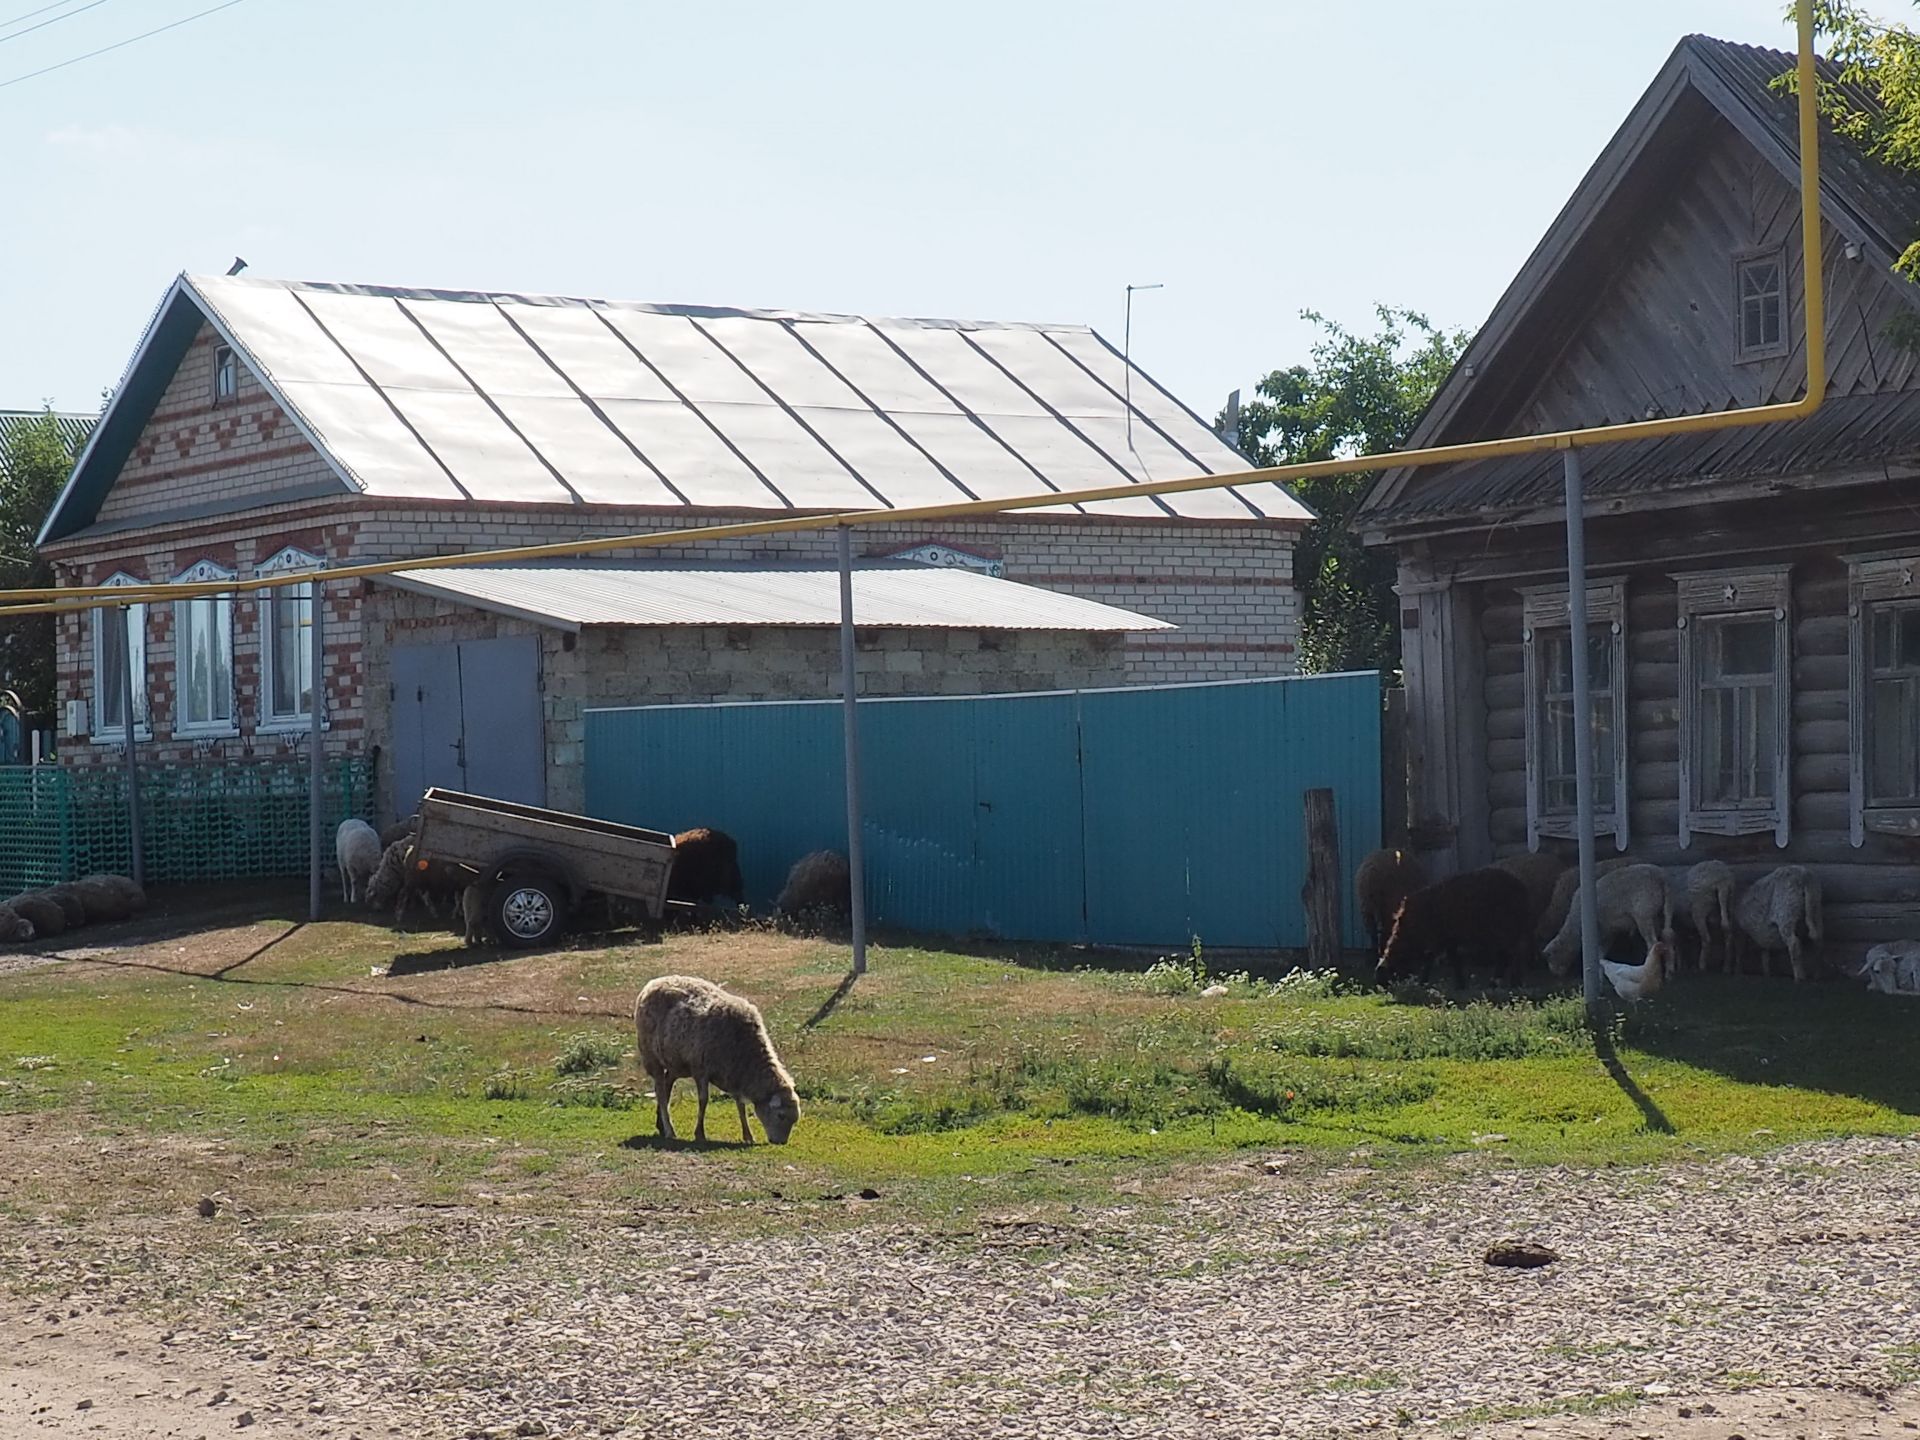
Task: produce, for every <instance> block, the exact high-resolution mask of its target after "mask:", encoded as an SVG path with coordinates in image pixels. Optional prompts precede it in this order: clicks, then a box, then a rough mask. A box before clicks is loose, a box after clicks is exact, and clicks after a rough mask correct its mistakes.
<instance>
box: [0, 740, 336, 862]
mask: <svg viewBox="0 0 1920 1440" xmlns="http://www.w3.org/2000/svg"><path fill="white" fill-rule="evenodd" d="M369 769H370V767H369V766H368V764H367V762H366V761H365V760H364V759H362V758H359V757H349V758H345V759H340V760H335V761H333V762H331V763H330V764H329V766H328V767H327V777H326V778H327V788H326V800H325V813H324V819H325V823H326V826H327V832H326V833H327V845H328V850H327V855H326V860H327V863H328V864H331V863H332V862H333V852H332V834H333V828H334V827H335V826H337V825H338V824H339V823H340V821H342V820H343V819H345V818H346V817H347V816H349V815H359V816H366V815H368V814H369V813H371V811H370V799H371V783H370V780H371V777H370V773H369ZM139 772H140V816H141V838H142V842H143V847H144V849H143V854H144V858H145V862H146V878H147V881H148V883H149V884H171V883H175V882H180V881H189V880H240V879H249V878H252V877H256V876H266V875H298V874H303V873H305V871H306V868H307V844H308V839H307V834H308V832H307V784H308V773H307V762H306V761H305V760H304V759H298V758H295V759H289V760H252V761H236V762H233V763H223V762H218V761H212V762H206V763H201V764H184V765H142V766H140V767H139ZM131 864H132V853H131V846H130V843H129V840H128V832H127V775H126V771H125V770H124V769H122V768H121V767H120V766H119V765H7V766H0V895H12V894H15V893H17V892H19V891H21V890H29V889H34V888H36V887H38V886H42V885H54V884H58V883H59V882H60V881H62V880H72V879H75V878H77V877H78V876H81V875H88V874H95V873H100V872H108V873H114V874H121V875H124V874H127V873H128V872H129V870H130V868H131Z"/></svg>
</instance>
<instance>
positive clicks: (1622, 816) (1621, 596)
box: [1520, 577, 1632, 850]
mask: <svg viewBox="0 0 1920 1440" xmlns="http://www.w3.org/2000/svg"><path fill="white" fill-rule="evenodd" d="M1569 599H1570V592H1569V590H1568V588H1567V587H1566V586H1565V585H1536V586H1529V587H1528V588H1526V589H1524V590H1522V591H1521V592H1520V604H1521V624H1522V629H1521V640H1522V642H1523V643H1522V647H1521V648H1522V652H1523V657H1524V658H1523V664H1524V666H1525V669H1526V748H1527V848H1528V849H1529V850H1538V849H1539V848H1540V841H1541V839H1542V838H1543V837H1552V838H1555V839H1561V840H1572V839H1575V838H1577V836H1578V834H1579V821H1578V817H1577V816H1576V815H1575V814H1574V813H1573V812H1572V811H1570V810H1569V811H1562V810H1549V809H1548V808H1547V806H1546V804H1545V803H1544V801H1543V798H1542V796H1541V793H1540V792H1541V788H1542V785H1543V784H1544V775H1545V770H1546V763H1545V749H1544V745H1545V739H1546V737H1545V735H1544V734H1543V730H1542V725H1541V707H1542V705H1543V703H1544V700H1545V696H1544V694H1543V692H1542V686H1541V683H1540V666H1541V664H1542V662H1543V660H1544V650H1543V647H1542V646H1541V645H1540V644H1539V641H1540V639H1541V638H1542V632H1545V631H1552V630H1567V631H1569V632H1571V629H1572V616H1571V615H1570V613H1569V610H1568V602H1569ZM1587 624H1588V626H1589V627H1592V626H1595V625H1604V626H1605V627H1607V631H1608V634H1609V635H1610V637H1611V639H1612V644H1613V696H1612V699H1613V804H1612V805H1611V806H1609V807H1607V808H1606V809H1601V808H1599V807H1598V806H1596V807H1595V808H1594V812H1593V833H1594V834H1595V835H1606V834H1609V833H1611V834H1612V836H1613V843H1614V848H1615V849H1616V850H1625V849H1626V848H1627V842H1628V826H1627V815H1628V811H1629V809H1630V805H1629V799H1630V797H1629V792H1628V789H1627V780H1628V774H1629V765H1628V758H1629V751H1630V750H1631V749H1632V737H1631V736H1630V735H1629V734H1628V733H1627V677H1628V669H1629V663H1630V657H1629V654H1628V650H1627V582H1626V580H1625V578H1624V577H1614V578H1611V579H1604V580H1590V581H1588V582H1587ZM1568 640H1569V643H1571V640H1572V636H1571V633H1569V636H1568Z"/></svg>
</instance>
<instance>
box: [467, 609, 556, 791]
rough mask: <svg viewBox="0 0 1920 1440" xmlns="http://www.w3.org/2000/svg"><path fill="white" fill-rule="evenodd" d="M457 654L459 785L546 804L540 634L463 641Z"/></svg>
mask: <svg viewBox="0 0 1920 1440" xmlns="http://www.w3.org/2000/svg"><path fill="white" fill-rule="evenodd" d="M459 655H460V716H461V725H460V729H461V740H462V743H461V747H460V753H461V762H462V769H463V771H464V772H465V781H464V783H463V784H462V786H461V788H462V789H464V790H466V791H467V792H469V793H470V794H474V795H491V796H492V797H493V798H494V799H496V800H511V801H512V802H513V803H514V804H516V805H544V804H546V803H547V745H546V717H545V715H544V713H543V711H542V708H541V703H540V639H539V637H538V636H536V635H503V636H501V637H500V638H499V639H496V640H463V641H461V642H460V646H459Z"/></svg>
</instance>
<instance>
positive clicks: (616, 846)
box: [414, 786, 673, 949]
mask: <svg viewBox="0 0 1920 1440" xmlns="http://www.w3.org/2000/svg"><path fill="white" fill-rule="evenodd" d="M434 860H439V861H444V862H448V863H451V864H454V865H457V866H459V867H460V868H461V869H463V870H468V871H471V872H472V873H473V876H474V878H475V881H476V882H477V883H480V884H483V885H485V886H486V887H487V902H486V903H487V918H488V920H489V921H490V922H491V923H492V925H493V928H494V930H495V931H497V932H498V934H499V936H500V939H501V941H502V942H503V943H504V944H507V945H511V946H515V947H517V948H521V949H524V948H527V947H530V946H535V945H544V944H547V943H549V942H550V941H552V940H554V939H557V938H558V937H559V936H560V934H561V933H562V932H563V931H564V930H565V929H566V925H567V918H568V916H569V915H570V914H572V913H573V912H574V911H575V910H577V909H578V908H579V907H580V904H581V902H583V901H584V900H586V898H587V897H588V896H590V895H605V896H613V897H617V898H619V899H622V900H629V901H632V902H633V903H635V904H637V905H639V906H640V907H641V908H642V909H644V910H645V911H646V913H647V915H648V916H649V917H650V918H652V919H654V920H658V919H659V918H660V916H661V913H662V912H663V911H664V910H665V908H666V903H667V883H668V881H669V880H670V879H671V877H672V875H673V836H671V835H668V834H666V833H665V832H664V831H660V830H643V829H641V828H640V827H639V826H637V825H616V824H615V823H614V822H613V821H611V820H594V819H590V818H588V817H587V816H585V815H573V814H569V813H568V812H567V811H564V810H543V809H541V808H540V807H539V806H537V805H516V804H514V803H512V802H511V801H508V800H494V799H490V798H489V797H487V796H485V795H464V794H462V793H460V792H459V791H458V790H442V789H440V788H439V787H437V786H436V787H434V788H433V789H431V790H429V791H427V793H426V794H425V795H424V796H422V797H421V800H420V826H419V831H418V838H417V840H416V841H415V846H414V863H415V864H417V865H418V866H420V868H422V869H425V868H426V866H427V864H428V862H430V861H434Z"/></svg>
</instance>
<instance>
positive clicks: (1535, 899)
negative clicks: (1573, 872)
mask: <svg viewBox="0 0 1920 1440" xmlns="http://www.w3.org/2000/svg"><path fill="white" fill-rule="evenodd" d="M1493 863H1494V864H1495V865H1496V866H1497V867H1498V868H1500V869H1502V870H1504V871H1506V872H1507V873H1508V874H1509V875H1514V876H1517V877H1518V878H1519V880H1520V883H1521V884H1522V885H1525V886H1526V887H1527V914H1528V924H1530V925H1533V926H1536V927H1537V926H1538V925H1539V923H1540V921H1541V919H1542V918H1543V917H1544V916H1545V915H1546V913H1547V912H1548V911H1549V910H1551V909H1552V908H1553V894H1554V890H1555V888H1556V887H1557V886H1558V884H1559V882H1560V877H1561V875H1562V874H1564V873H1565V872H1566V868H1567V867H1566V866H1565V865H1563V864H1562V863H1561V861H1560V857H1559V856H1558V855H1555V854H1553V853H1551V852H1550V851H1546V850H1538V851H1523V852H1521V853H1520V854H1518V855H1509V856H1507V857H1506V859H1504V860H1496V861H1494V862H1493Z"/></svg>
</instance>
